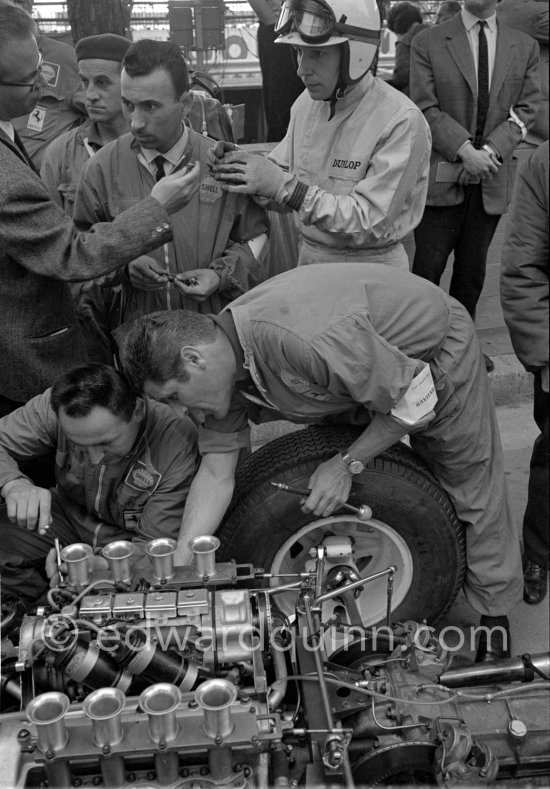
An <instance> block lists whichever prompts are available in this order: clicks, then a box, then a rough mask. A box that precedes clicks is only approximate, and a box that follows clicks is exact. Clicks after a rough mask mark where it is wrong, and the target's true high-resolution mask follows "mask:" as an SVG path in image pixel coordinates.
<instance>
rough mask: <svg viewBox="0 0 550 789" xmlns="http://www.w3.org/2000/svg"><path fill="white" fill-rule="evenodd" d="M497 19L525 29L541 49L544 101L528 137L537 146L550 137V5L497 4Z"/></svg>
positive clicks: (538, 1)
mask: <svg viewBox="0 0 550 789" xmlns="http://www.w3.org/2000/svg"><path fill="white" fill-rule="evenodd" d="M497 19H498V21H499V22H502V24H503V25H506V26H507V27H513V28H515V29H516V30H523V32H524V33H527V35H529V36H531V37H532V38H534V39H535V41H537V42H538V45H539V47H540V62H539V76H540V87H541V91H542V101H541V103H540V107H539V111H538V112H537V117H536V118H535V122H534V123H533V125H532V126H531V128H530V129H529V131H528V133H527V137H526V143H527V144H529V145H531V146H533V147H536V146H538V145H540V144H541V143H542V142H544V141H545V140H547V139H548V137H549V136H550V133H549V132H550V123H549V113H548V94H549V92H550V91H549V85H548V83H549V79H548V77H549V73H548V61H549V59H550V58H549V47H548V32H549V28H550V24H549V22H550V3H549V2H548V0H500V2H499V4H498V5H497Z"/></svg>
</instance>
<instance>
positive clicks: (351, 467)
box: [340, 452, 365, 474]
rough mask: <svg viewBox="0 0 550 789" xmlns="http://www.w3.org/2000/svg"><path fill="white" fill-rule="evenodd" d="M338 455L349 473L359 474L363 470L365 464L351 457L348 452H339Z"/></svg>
mask: <svg viewBox="0 0 550 789" xmlns="http://www.w3.org/2000/svg"><path fill="white" fill-rule="evenodd" d="M340 455H341V458H342V460H343V461H344V463H345V465H346V468H347V470H348V471H349V473H350V474H360V473H361V472H362V471H364V470H365V464H364V463H363V462H362V461H360V460H357V458H354V457H352V456H351V455H350V453H349V452H341V453H340Z"/></svg>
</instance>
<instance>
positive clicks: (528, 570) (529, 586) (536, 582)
mask: <svg viewBox="0 0 550 789" xmlns="http://www.w3.org/2000/svg"><path fill="white" fill-rule="evenodd" d="M547 588H548V570H547V568H546V567H543V566H542V565H540V564H536V562H532V561H531V560H530V559H528V560H527V561H526V563H525V567H524V570H523V599H524V600H525V602H526V603H529V605H538V604H539V603H542V601H543V600H544V598H545V597H546V591H547Z"/></svg>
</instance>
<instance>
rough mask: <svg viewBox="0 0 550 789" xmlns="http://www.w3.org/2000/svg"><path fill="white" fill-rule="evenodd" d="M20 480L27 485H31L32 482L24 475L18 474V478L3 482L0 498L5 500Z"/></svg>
mask: <svg viewBox="0 0 550 789" xmlns="http://www.w3.org/2000/svg"><path fill="white" fill-rule="evenodd" d="M21 480H24V481H25V482H28V484H29V485H32V484H33V482H32V480H30V479H29V478H28V477H26V476H25V475H24V474H20V475H19V476H18V477H14V478H13V479H10V480H8V482H5V483H4V484H3V485H2V487H1V488H0V496H2V498H3V499H5V498H6V496H8V495H9V492H10V490H12V489H13V488H14V487H15V486H16V484H17V483H19V482H21Z"/></svg>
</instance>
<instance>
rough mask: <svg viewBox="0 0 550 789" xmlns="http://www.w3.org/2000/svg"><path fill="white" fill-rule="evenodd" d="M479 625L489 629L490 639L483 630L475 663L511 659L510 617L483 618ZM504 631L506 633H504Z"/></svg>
mask: <svg viewBox="0 0 550 789" xmlns="http://www.w3.org/2000/svg"><path fill="white" fill-rule="evenodd" d="M479 625H480V627H486V628H487V629H488V631H489V634H488V635H489V639H487V631H486V630H482V631H481V633H480V634H479V643H478V645H477V652H476V658H475V662H476V663H492V662H494V661H496V660H503V659H504V658H509V657H510V649H511V643H512V639H511V637H510V622H509V621H508V617H507V616H482V617H481V619H480V620H479ZM503 630H504V632H502V631H503Z"/></svg>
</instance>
